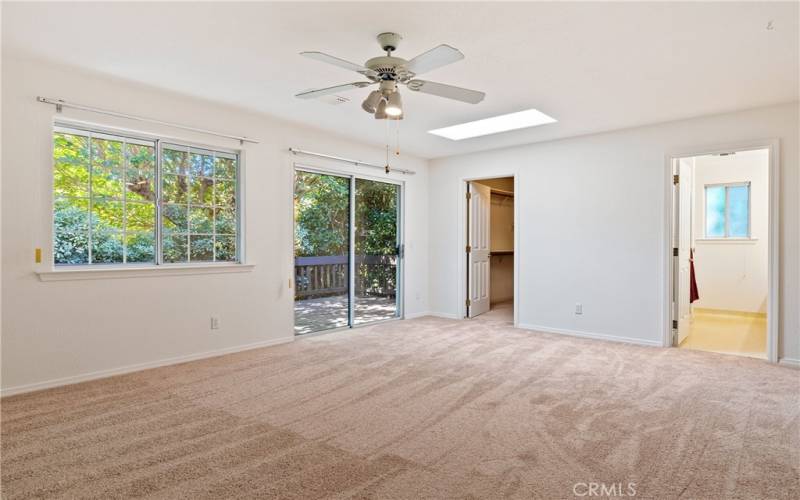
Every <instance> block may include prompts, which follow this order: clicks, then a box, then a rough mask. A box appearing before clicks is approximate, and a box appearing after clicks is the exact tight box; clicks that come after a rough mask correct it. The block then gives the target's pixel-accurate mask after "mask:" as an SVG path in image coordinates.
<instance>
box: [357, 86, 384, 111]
mask: <svg viewBox="0 0 800 500" xmlns="http://www.w3.org/2000/svg"><path fill="white" fill-rule="evenodd" d="M382 97H383V94H381V91H380V90H373V91H372V92H370V93H369V95H368V96H367V98H366V99H364V102H363V103H361V108H362V109H363V110H364V111H366V112H367V113H374V112H375V111H376V110H377V109H378V103H379V102H380V101H381V98H382Z"/></svg>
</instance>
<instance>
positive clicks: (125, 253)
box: [122, 139, 128, 264]
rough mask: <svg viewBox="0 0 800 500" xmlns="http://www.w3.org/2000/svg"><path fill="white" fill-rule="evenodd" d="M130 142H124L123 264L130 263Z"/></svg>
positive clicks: (124, 140)
mask: <svg viewBox="0 0 800 500" xmlns="http://www.w3.org/2000/svg"><path fill="white" fill-rule="evenodd" d="M127 201H128V141H127V140H126V139H123V140H122V263H123V264H127V263H128V206H127Z"/></svg>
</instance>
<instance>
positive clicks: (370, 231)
mask: <svg viewBox="0 0 800 500" xmlns="http://www.w3.org/2000/svg"><path fill="white" fill-rule="evenodd" d="M355 185H356V196H355V238H354V239H355V294H354V301H355V306H354V317H353V320H354V321H353V322H354V323H355V324H361V323H368V322H370V321H378V320H385V319H392V318H396V317H397V316H398V311H399V308H398V307H397V297H398V295H397V276H398V273H397V265H398V261H399V258H400V255H399V253H400V238H399V231H398V230H397V228H398V222H399V217H398V214H399V207H400V186H398V185H397V184H388V183H386V182H378V181H372V180H367V179H356V180H355Z"/></svg>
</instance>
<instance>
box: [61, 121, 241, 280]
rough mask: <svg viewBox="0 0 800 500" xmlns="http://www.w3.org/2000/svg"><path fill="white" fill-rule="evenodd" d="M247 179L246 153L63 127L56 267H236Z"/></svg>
mask: <svg viewBox="0 0 800 500" xmlns="http://www.w3.org/2000/svg"><path fill="white" fill-rule="evenodd" d="M238 172H239V155H238V154H237V153H236V152H229V151H217V150H214V149H211V148H209V149H204V148H197V147H194V146H188V145H181V144H175V143H171V142H170V143H167V142H161V140H159V139H140V138H134V137H126V136H121V135H110V134H107V133H102V132H96V131H86V130H78V129H72V128H65V127H57V128H56V129H55V130H54V133H53V180H54V183H53V194H54V200H53V202H54V204H53V207H54V209H53V222H54V231H53V236H54V241H53V256H54V262H55V264H56V265H84V264H85V265H90V264H139V265H141V264H148V263H149V264H173V263H175V264H177V263H189V262H194V263H196V262H236V261H238V255H239V242H238V240H239V208H238V203H237V193H238ZM159 208H160V209H159Z"/></svg>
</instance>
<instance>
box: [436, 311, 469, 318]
mask: <svg viewBox="0 0 800 500" xmlns="http://www.w3.org/2000/svg"><path fill="white" fill-rule="evenodd" d="M427 316H435V317H437V318H447V319H463V318H460V317H459V316H458V314H450V313H441V312H432V311H431V312H429V313H428V314H427Z"/></svg>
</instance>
